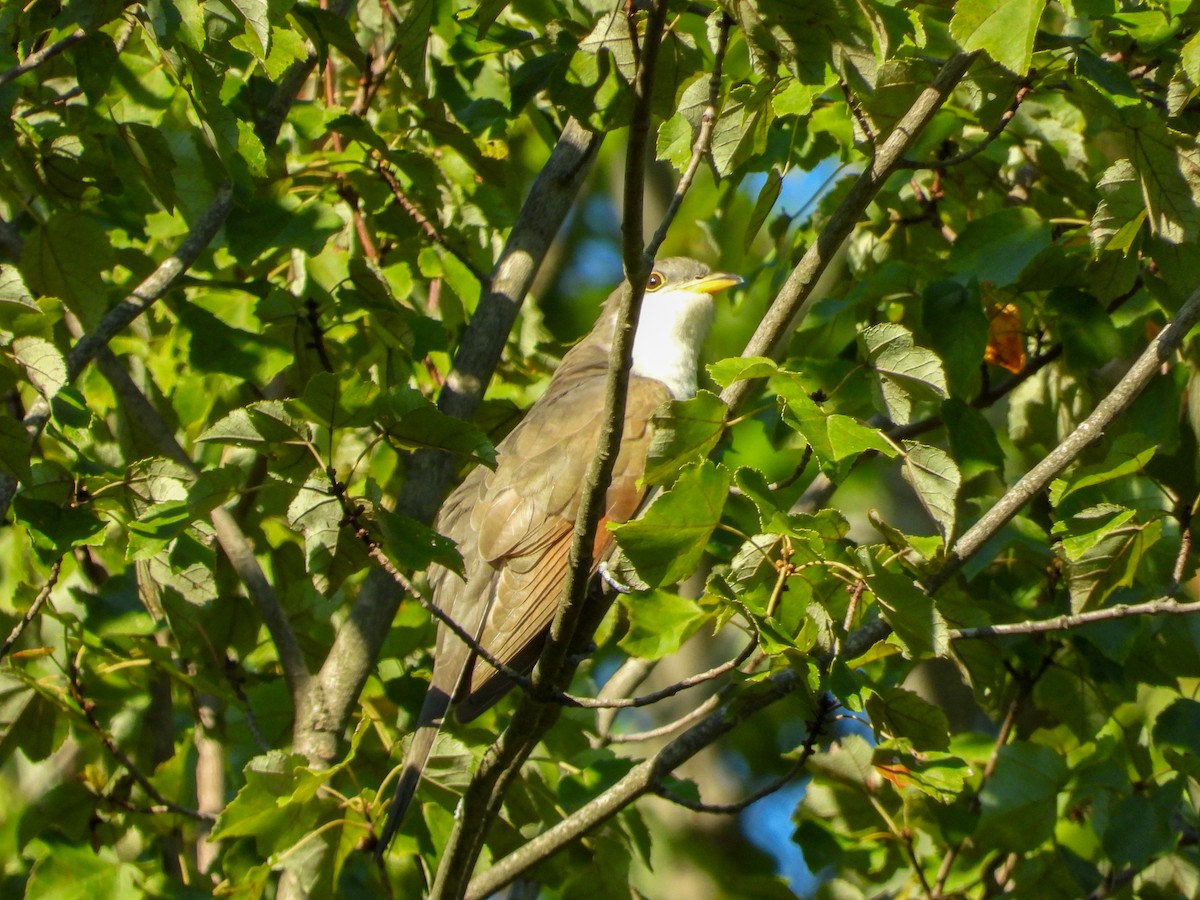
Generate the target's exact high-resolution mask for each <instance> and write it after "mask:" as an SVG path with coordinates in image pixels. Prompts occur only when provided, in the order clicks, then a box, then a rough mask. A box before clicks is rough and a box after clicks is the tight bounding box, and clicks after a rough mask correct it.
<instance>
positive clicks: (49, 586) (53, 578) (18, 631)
mask: <svg viewBox="0 0 1200 900" xmlns="http://www.w3.org/2000/svg"><path fill="white" fill-rule="evenodd" d="M61 571H62V557H61V556H60V557H59V558H58V559H56V560H55V561H54V562H53V563H51V564H50V574H49V575H47V576H46V583H45V584H43V585H42V588H41V590H39V591H38V592H37V596H36V597H34V598H33V602H32V603H30V604H29V609H27V610H25V615H24V616H22V617H21V621H20V622H18V623H17V624H16V625H14V626H13V630H12V631H10V632H9V633H8V637H7V638H5V639H4V644H3V646H0V660H3V659H4V657H6V656H8V651H9V650H11V649H12V648H13V644H15V643H16V642H17V640H18V639H19V638H20V637H21V635H22V634H23V633H24V631H25V629H26V628H28V627H29V623H30V622H32V621H33V620H34V619H36V618H37V614H38V613H39V612H41V609H42V604H44V603H45V602H46V601H47V600H49V599H50V593H51V591H53V590H54V586H55V585H56V584H58V573H59V572H61Z"/></svg>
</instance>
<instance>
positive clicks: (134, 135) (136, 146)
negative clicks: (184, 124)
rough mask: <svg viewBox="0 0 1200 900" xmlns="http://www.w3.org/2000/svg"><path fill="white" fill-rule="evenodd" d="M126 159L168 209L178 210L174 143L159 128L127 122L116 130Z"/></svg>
mask: <svg viewBox="0 0 1200 900" xmlns="http://www.w3.org/2000/svg"><path fill="white" fill-rule="evenodd" d="M116 136H117V139H118V140H120V142H121V144H120V146H121V150H122V151H123V154H122V155H123V156H124V158H125V159H127V160H129V161H130V162H132V163H133V165H134V166H135V167H136V169H137V173H138V174H139V175H140V176H141V179H142V182H143V183H144V184H145V185H146V187H147V188H148V189H149V190H150V193H152V194H153V195H154V198H155V199H156V200H158V202H159V203H161V204H162V206H163V208H164V209H166V210H167V211H168V212H170V211H173V210H174V209H175V179H174V178H173V177H172V174H173V173H174V171H175V165H176V163H175V157H174V155H173V154H172V153H171V145H170V144H169V143H168V142H167V139H166V138H165V137H164V136H163V134H162V132H161V131H159V130H158V129H157V128H151V127H150V126H149V125H145V124H143V123H141V122H126V123H122V124H121V125H119V126H118V127H117V129H116Z"/></svg>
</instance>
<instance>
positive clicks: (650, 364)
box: [633, 256, 742, 399]
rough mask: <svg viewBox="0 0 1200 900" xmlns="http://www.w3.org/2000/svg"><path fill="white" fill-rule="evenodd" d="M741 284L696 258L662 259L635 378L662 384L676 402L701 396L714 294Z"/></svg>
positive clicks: (650, 284) (642, 321)
mask: <svg viewBox="0 0 1200 900" xmlns="http://www.w3.org/2000/svg"><path fill="white" fill-rule="evenodd" d="M741 283H742V279H741V278H740V277H738V276H737V275H733V274H730V273H728V272H713V271H711V270H710V269H709V268H708V266H706V265H705V264H704V263H702V262H698V261H696V260H694V259H688V258H687V257H683V256H672V257H668V258H667V259H661V260H658V261H657V262H656V263H655V264H654V269H653V270H652V271H651V273H650V277H649V278H648V279H647V280H646V295H645V299H644V300H643V301H642V309H641V314H640V315H639V317H638V324H637V331H636V332H635V337H634V341H633V374H635V375H642V376H645V377H647V378H655V379H657V380H659V381H662V382H663V383H665V384H666V385H667V387H668V388H670V390H671V393H672V394H673V395H674V396H675V397H676V399H682V398H684V397H690V396H692V395H693V394H695V392H696V364H697V361H698V360H699V358H700V347H701V345H702V344H703V343H704V338H705V336H707V334H708V328H709V325H711V324H712V317H713V294H716V293H717V292H718V291H723V290H725V289H726V288H730V287H734V286H735V285H739V284H741Z"/></svg>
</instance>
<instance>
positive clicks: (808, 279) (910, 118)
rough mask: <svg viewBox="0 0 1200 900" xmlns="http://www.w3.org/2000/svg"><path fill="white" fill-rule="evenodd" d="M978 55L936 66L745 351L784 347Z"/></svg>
mask: <svg viewBox="0 0 1200 900" xmlns="http://www.w3.org/2000/svg"><path fill="white" fill-rule="evenodd" d="M975 56H976V54H975V53H957V54H955V55H954V56H952V57H951V58H950V59H949V60H948V61H947V62H946V64H945V65H944V66H943V67H942V70H941V71H940V72H938V75H937V78H935V79H934V81H933V84H931V85H930V86H929V87H927V88H926V89H925V90H923V91H922V92H921V94H920V95H919V96H918V97H917V99H916V101H915V102H914V103H913V105H912V106H911V107H910V108H909V110H908V112H906V113H905V114H904V116H903V117H902V118H901V119H900V121H899V122H897V123H896V127H895V128H894V129H893V130H892V133H891V134H889V135H888V137H887V140H885V141H884V142H883V145H882V146H880V147H879V148H878V150H877V151H876V153H875V158H874V159H873V160H872V161H871V165H870V166H868V167H867V168H866V169H865V170H864V171H863V173H862V174H861V175H859V176H858V180H857V181H855V183H854V185H853V186H852V187H851V188H850V190H849V191H848V192H847V194H846V196H845V198H844V199H843V200H842V202H841V203H840V204H838V207H837V209H836V210H834V212H833V215H832V216H830V217H829V221H828V222H827V223H826V224H825V227H824V228H822V229H821V233H820V234H819V235H818V236H817V239H816V240H815V241H813V243H812V245H811V246H809V248H808V250H807V251H805V253H804V256H803V257H802V258H801V259H800V262H799V263H797V264H796V267H795V268H794V269H792V272H791V274H790V275H788V278H787V281H785V282H784V284H783V287H782V288H781V289H780V291H779V294H778V295H776V297H775V301H774V302H773V303H772V304H771V307H770V309H768V310H767V314H766V315H765V316H764V317H763V319H762V321H761V322H760V323H759V325H758V328H757V329H756V330H755V332H754V335H753V336H752V337H751V338H750V341H749V343H748V344H746V349H745V350H743V351H742V355H743V356H775V355H776V354H778V353H779V352H780V351H781V349H782V345H783V340H784V338H785V337H786V336H787V334H788V333H789V332H790V331H791V330H792V329H794V327H795V324H796V323H798V321H799V319H800V317H802V316H803V315H804V314H805V313H806V312H807V301H808V299H809V298H810V297H811V296H812V291H813V288H815V287H816V284H817V279H819V278H820V277H821V274H822V273H823V272H824V271H825V269H826V267H828V265H829V263H830V261H831V260H832V259H833V258H834V256H835V255H836V254H837V252H838V250H839V249H840V248H841V246H842V242H843V241H844V240H845V239H846V238H847V237H848V236H849V234H850V232H851V231H852V230H853V228H854V225H855V223H856V222H858V221H859V220H860V219H861V218H862V216H863V214H864V213H865V211H866V209H867V206H868V205H869V204H870V203H871V201H872V200H873V199H874V198H875V195H876V194H877V193H878V192H879V190H880V188H882V187H883V184H884V182H885V181H887V179H888V177H889V176H890V175H891V174H892V172H894V171H895V170H896V167H897V166H898V165H899V162H900V160H901V159H902V158H903V156H904V153H905V151H907V150H908V148H909V147H910V146H912V143H913V141H914V140H916V137H917V135H919V134H920V133H921V131H922V129H924V127H925V126H926V125H928V124H929V121H930V120H931V119H932V118H933V116H934V114H935V113H936V112H937V111H938V109H939V108H940V107H941V105H942V104H943V103H944V102H945V100H946V98H947V97H948V96H949V95H950V92H951V91H952V90H953V89H954V86H955V85H956V84H958V82H959V81H960V80H962V77H963V76H964V75H965V74H966V73H967V69H968V68H969V67H970V65H971V62H972V60H974V59H975ZM752 387H753V384H752V382H751V381H749V380H744V381H737V382H734V383H733V384H731V385H730V386H729V387H727V388H726V389H725V390H724V391H722V392H721V399H722V400H724V401H725V403H726V405H727V406H729V408H730V409H731V410H733V411H736V410H737V409H739V408H740V407H741V405H742V404H743V403H744V402H745V400H746V398H747V397H748V396H749V394H750V391H751V389H752Z"/></svg>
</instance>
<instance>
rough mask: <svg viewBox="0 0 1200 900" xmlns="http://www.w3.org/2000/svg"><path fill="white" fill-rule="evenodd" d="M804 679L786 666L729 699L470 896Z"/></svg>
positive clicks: (480, 881) (597, 819)
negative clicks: (754, 687) (753, 689)
mask: <svg viewBox="0 0 1200 900" xmlns="http://www.w3.org/2000/svg"><path fill="white" fill-rule="evenodd" d="M803 683H804V673H802V672H799V671H797V670H795V669H786V670H784V671H782V672H777V673H775V674H773V675H770V676H768V677H767V678H766V679H764V680H763V681H762V682H759V683H757V684H756V690H755V691H754V692H752V693H749V694H745V695H742V696H738V697H733V698H731V699H730V700H727V701H726V702H725V703H724V704H722V705H721V707H720V708H719V709H717V710H716V712H714V713H712V714H711V715H709V716H706V717H705V718H704V719H703V720H702V721H700V722H698V723H697V724H695V725H693V726H692V727H691V728H689V729H688V730H687V731H685V732H684V733H683V734H681V735H680V736H679V737H677V738H675V739H674V740H673V741H671V742H670V743H669V744H667V745H666V746H665V747H663V748H662V749H661V750H660V751H659V752H658V753H656V754H655V755H654V756H652V757H650V758H649V759H646V760H643V761H642V762H640V763H638V764H637V765H636V766H634V767H633V769H631V770H630V771H629V772H627V773H626V774H625V776H624V777H623V778H621V780H620V781H618V782H617V783H616V784H614V785H613V786H612V787H610V788H609V789H608V790H607V791H605V792H604V793H603V794H601V795H600V796H599V797H596V798H595V799H594V800H591V801H590V802H589V803H587V804H586V805H585V806H583V807H582V808H580V809H578V810H576V811H575V812H574V813H572V814H571V815H569V816H567V818H565V819H563V820H562V821H561V822H559V823H558V824H557V825H555V826H554V827H552V828H550V829H549V830H547V831H544V832H542V833H541V834H539V835H537V836H536V837H534V838H531V839H530V840H529V841H527V842H526V843H525V844H524V845H523V846H522V847H521V848H520V849H518V850H515V851H514V852H512V853H510V854H509V855H508V856H506V857H504V858H503V859H501V860H500V861H499V862H497V863H495V864H494V865H493V866H492V867H491V868H490V869H488V870H487V871H486V872H483V873H481V874H480V875H479V876H477V877H476V878H475V879H473V880H472V881H471V883H470V885H469V887H468V888H467V893H466V896H467V898H468V900H483V898H485V897H488V896H490V895H491V894H492V893H494V892H495V891H497V890H499V889H500V888H502V887H503V886H504V885H506V884H509V883H510V882H511V881H512V880H513V879H515V878H517V877H519V876H520V875H521V874H522V873H524V872H526V871H528V870H529V869H530V868H531V867H532V866H534V865H536V864H537V863H539V862H541V861H542V860H544V859H546V858H547V857H549V856H552V855H553V854H554V853H556V852H558V851H559V850H561V849H562V848H563V847H565V846H566V845H568V844H570V843H571V842H573V841H575V840H577V839H578V838H580V837H582V836H583V835H585V834H587V833H588V832H589V831H591V830H592V829H593V828H595V827H597V826H598V825H601V824H603V823H604V822H606V821H608V820H609V819H611V818H612V817H613V816H615V815H616V814H617V813H619V812H620V811H621V810H622V809H624V808H625V807H626V806H628V805H629V804H630V803H633V802H634V801H635V800H637V799H638V798H639V797H641V796H642V795H643V794H646V793H648V792H650V791H653V790H654V789H655V787H656V786H657V785H658V784H659V783H660V781H661V779H662V778H663V777H664V776H666V775H668V774H670V773H671V772H673V771H674V770H675V769H677V768H679V767H680V766H681V765H683V764H684V763H685V762H687V761H688V760H689V759H691V758H692V757H693V756H695V755H696V754H697V753H699V752H700V751H701V750H703V749H704V748H705V747H707V746H709V745H710V744H712V743H713V742H715V741H716V740H717V739H718V738H720V737H722V736H723V735H725V734H728V733H729V732H730V731H732V730H733V729H734V728H735V727H737V726H738V725H740V724H741V723H742V722H744V721H746V719H749V718H750V717H751V716H753V715H754V714H755V713H757V712H759V711H760V710H763V709H766V708H767V707H768V706H771V705H772V704H774V703H776V702H778V701H779V700H782V699H783V698H784V697H786V696H787V695H788V694H790V693H791V692H792V691H794V690H796V689H797V688H799V687H800V686H801V685H802V684H803Z"/></svg>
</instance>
